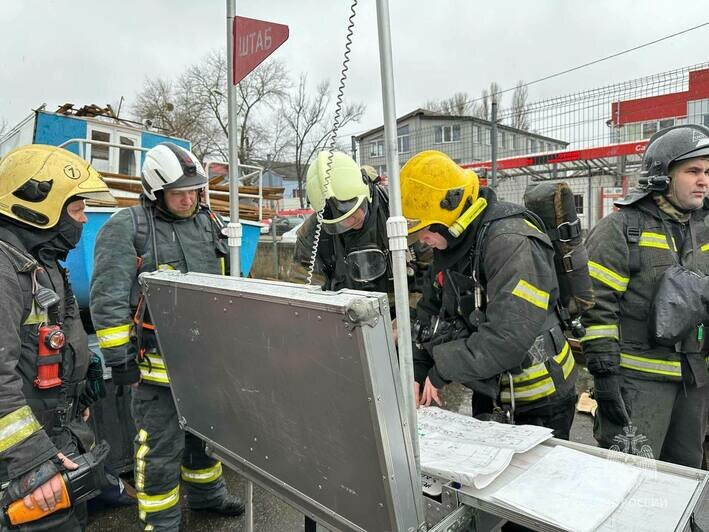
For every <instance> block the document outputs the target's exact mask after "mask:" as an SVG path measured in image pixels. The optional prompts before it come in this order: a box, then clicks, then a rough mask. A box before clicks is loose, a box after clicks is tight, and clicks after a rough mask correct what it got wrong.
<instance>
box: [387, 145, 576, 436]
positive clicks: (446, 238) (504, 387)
mask: <svg viewBox="0 0 709 532" xmlns="http://www.w3.org/2000/svg"><path fill="white" fill-rule="evenodd" d="M401 197H402V207H403V214H404V216H405V217H406V218H407V220H408V223H409V234H410V235H411V236H414V237H415V238H417V239H418V240H419V241H421V242H424V243H426V244H428V245H429V246H431V247H432V248H434V256H433V265H432V268H431V270H430V279H429V280H428V282H427V283H425V284H424V293H423V297H422V298H421V300H420V302H419V304H418V306H417V316H416V322H415V324H414V328H413V329H414V341H415V344H416V348H415V349H414V377H415V381H416V382H415V384H414V389H415V395H416V398H417V403H418V404H419V405H425V406H428V405H430V404H431V403H432V402H435V403H438V404H440V398H439V395H438V394H439V390H440V389H441V388H443V386H445V385H446V383H448V382H451V381H455V382H460V383H463V384H464V385H466V386H468V387H470V388H472V389H473V391H474V395H473V415H475V416H480V417H489V416H493V418H494V419H499V420H504V419H507V420H509V419H513V420H514V421H515V422H517V423H521V424H534V425H542V426H546V427H549V428H552V429H554V434H555V435H556V436H557V437H560V438H568V437H569V431H570V428H571V423H572V421H573V415H574V405H575V402H576V392H575V389H574V381H575V371H574V359H573V356H572V354H571V351H570V349H569V344H568V343H567V342H566V338H565V337H564V334H563V331H562V329H561V326H560V320H559V317H558V316H557V312H556V309H557V298H558V296H559V287H558V284H557V279H556V274H555V270H554V262H553V261H554V252H553V248H552V245H551V242H550V241H549V239H548V237H547V236H546V235H545V234H544V233H543V232H542V231H540V230H539V229H538V228H537V227H536V226H535V225H534V224H533V223H532V222H531V221H530V220H529V219H527V217H526V216H525V209H524V207H522V206H519V205H515V204H512V203H507V202H503V201H498V200H497V198H496V196H495V193H494V192H493V191H492V190H490V189H481V188H480V186H479V182H478V177H477V175H476V174H475V173H474V172H473V171H471V170H464V169H463V168H461V167H459V166H458V165H457V164H456V163H454V162H453V161H452V160H451V159H450V158H449V157H448V156H447V155H446V154H444V153H441V152H438V151H424V152H421V153H419V154H417V155H415V156H414V157H412V158H411V159H410V160H409V161H408V162H407V163H406V164H405V165H404V167H403V168H402V170H401Z"/></svg>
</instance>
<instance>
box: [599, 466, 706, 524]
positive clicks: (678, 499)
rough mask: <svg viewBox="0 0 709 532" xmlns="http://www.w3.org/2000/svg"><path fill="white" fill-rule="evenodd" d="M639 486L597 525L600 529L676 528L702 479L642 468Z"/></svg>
mask: <svg viewBox="0 0 709 532" xmlns="http://www.w3.org/2000/svg"><path fill="white" fill-rule="evenodd" d="M641 476H642V479H641V481H640V484H639V485H638V487H637V488H636V489H635V491H633V492H632V493H630V494H629V495H628V497H626V499H625V500H624V501H623V503H622V504H621V506H620V508H618V509H617V510H616V511H615V512H613V513H612V514H611V516H610V517H608V519H606V521H605V522H604V523H603V524H602V525H601V526H600V527H599V528H598V531H599V532H619V531H623V532H666V531H667V530H676V529H677V526H678V524H679V523H680V521H681V520H682V516H683V515H684V512H685V510H686V509H687V501H690V500H691V499H692V496H693V495H694V492H695V491H696V490H697V487H698V486H699V481H698V480H695V479H692V478H685V477H679V476H677V475H670V474H668V473H663V472H661V471H655V470H652V469H651V470H648V469H645V470H642V471H641Z"/></svg>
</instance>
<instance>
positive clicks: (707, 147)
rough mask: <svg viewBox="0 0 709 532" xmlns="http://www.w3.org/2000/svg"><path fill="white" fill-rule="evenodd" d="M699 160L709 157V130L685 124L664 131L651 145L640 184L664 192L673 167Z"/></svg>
mask: <svg viewBox="0 0 709 532" xmlns="http://www.w3.org/2000/svg"><path fill="white" fill-rule="evenodd" d="M695 157H709V128H707V127H705V126H700V125H698V124H684V125H681V126H673V127H668V128H667V129H662V130H660V131H658V132H657V133H655V134H654V135H653V136H652V137H650V140H649V142H648V143H647V147H646V148H645V154H644V155H643V164H642V176H643V177H642V178H641V179H640V184H641V185H642V186H643V188H645V189H646V190H655V191H658V192H664V191H665V190H667V187H668V185H669V183H670V177H669V172H670V166H671V165H672V163H675V162H677V161H683V160H686V159H693V158H695Z"/></svg>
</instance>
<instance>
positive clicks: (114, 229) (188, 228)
mask: <svg viewBox="0 0 709 532" xmlns="http://www.w3.org/2000/svg"><path fill="white" fill-rule="evenodd" d="M227 254H228V248H227V246H226V242H225V239H224V238H223V236H222V235H221V234H220V233H219V229H218V227H217V225H216V224H215V223H214V222H213V221H212V219H211V217H210V212H209V211H208V210H206V209H200V210H198V211H197V213H196V214H195V215H194V216H192V217H191V218H174V217H170V216H165V215H164V214H162V213H161V212H160V211H158V210H157V209H156V208H155V207H154V206H153V205H152V204H151V203H150V202H148V201H147V200H144V201H143V203H142V204H141V205H136V206H133V207H130V208H127V209H123V210H121V211H118V212H117V213H116V214H115V215H113V217H111V218H110V219H109V220H108V221H107V222H106V223H105V224H104V226H103V227H102V228H101V231H100V232H99V234H98V237H97V238H96V247H95V250H94V271H93V276H92V279H91V303H90V305H91V318H92V320H93V324H94V327H95V328H96V336H97V338H98V342H99V346H100V348H101V352H102V353H103V356H104V359H105V361H106V365H108V366H121V365H124V364H126V363H127V362H128V361H129V360H131V359H136V360H137V361H138V363H139V366H140V373H141V378H142V381H143V382H146V383H150V384H160V385H165V386H167V385H169V381H168V377H167V372H166V370H165V365H164V363H163V360H162V356H161V354H160V353H159V352H158V351H157V346H156V342H155V339H154V336H153V333H152V331H151V325H150V324H149V318H147V315H141V313H140V312H138V315H136V312H137V311H138V307H139V301H140V302H141V303H142V301H141V295H140V287H139V285H138V275H139V274H141V273H143V272H151V271H155V270H157V269H168V270H179V271H181V272H183V273H187V272H200V273H212V274H220V273H224V260H223V258H224V257H225V256H226V255H227ZM143 308H144V306H143V305H142V304H141V309H143ZM142 318H146V319H145V324H143V323H142V322H143V319H142ZM138 335H140V338H139V337H138ZM138 344H140V345H142V346H143V347H145V352H144V353H140V356H139V353H138Z"/></svg>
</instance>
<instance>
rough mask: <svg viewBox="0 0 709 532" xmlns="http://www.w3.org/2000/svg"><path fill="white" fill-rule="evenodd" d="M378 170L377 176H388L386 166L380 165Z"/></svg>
mask: <svg viewBox="0 0 709 532" xmlns="http://www.w3.org/2000/svg"><path fill="white" fill-rule="evenodd" d="M376 168H377V175H386V173H387V165H386V164H380V165H379V166H377V167H376Z"/></svg>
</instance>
